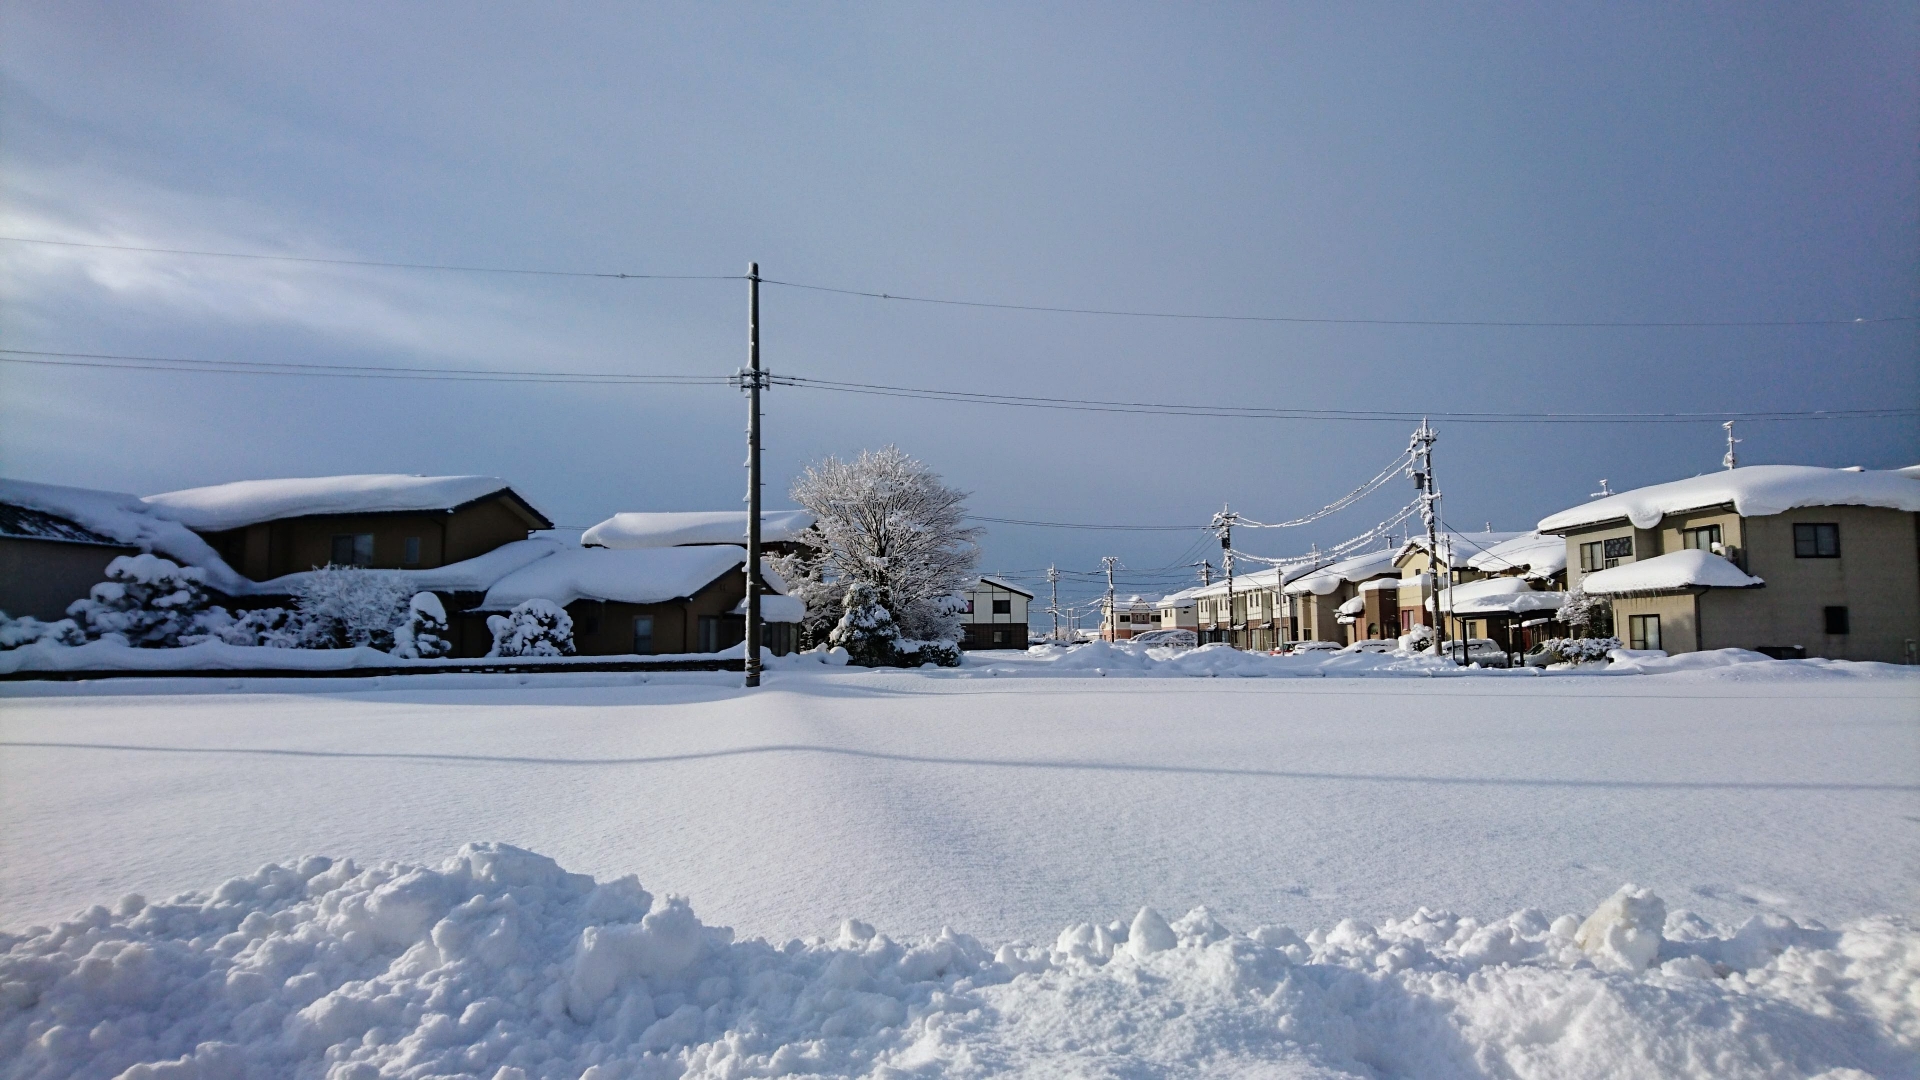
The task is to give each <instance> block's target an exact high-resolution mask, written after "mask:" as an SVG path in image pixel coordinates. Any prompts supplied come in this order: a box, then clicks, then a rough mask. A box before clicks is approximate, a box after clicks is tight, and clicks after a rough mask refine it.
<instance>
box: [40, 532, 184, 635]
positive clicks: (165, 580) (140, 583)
mask: <svg viewBox="0 0 1920 1080" xmlns="http://www.w3.org/2000/svg"><path fill="white" fill-rule="evenodd" d="M206 580H207V579H206V574H205V573H204V572H203V571H201V569H200V568H199V567H197V566H181V565H179V564H178V563H175V562H173V561H172V560H170V559H163V558H161V557H160V556H158V555H152V554H142V555H122V556H120V557H119V558H116V559H114V560H113V561H112V562H110V563H108V564H107V580H105V581H103V582H101V583H100V584H98V585H95V586H94V587H93V589H92V591H91V592H90V593H89V594H88V596H87V598H86V599H85V600H75V601H74V602H73V603H72V604H71V605H69V606H68V607H67V614H68V615H69V616H71V617H72V618H73V620H74V622H75V623H77V624H78V625H79V627H80V628H81V629H82V630H83V631H84V632H85V634H86V636H87V637H89V638H100V637H106V636H108V635H110V634H111V635H118V636H119V637H120V638H122V639H123V640H125V641H126V642H127V644H129V645H136V646H140V647H143V648H171V647H173V646H176V645H179V644H180V636H181V635H182V634H190V633H192V632H193V631H194V630H195V624H196V622H197V619H198V617H199V616H200V615H201V614H202V613H203V612H204V611H205V609H206V606H207V590H206Z"/></svg>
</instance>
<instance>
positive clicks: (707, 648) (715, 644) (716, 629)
mask: <svg viewBox="0 0 1920 1080" xmlns="http://www.w3.org/2000/svg"><path fill="white" fill-rule="evenodd" d="M700 651H701V652H719V651H720V616H718V615H702V616H700Z"/></svg>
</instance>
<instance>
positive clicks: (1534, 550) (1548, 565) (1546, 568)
mask: <svg viewBox="0 0 1920 1080" xmlns="http://www.w3.org/2000/svg"><path fill="white" fill-rule="evenodd" d="M1467 566H1468V567H1469V568H1471V569H1474V570H1479V571H1481V572H1482V573H1488V574H1504V573H1507V572H1509V571H1513V570H1524V571H1526V576H1527V577H1530V578H1546V577H1552V576H1553V575H1554V574H1557V573H1559V572H1560V571H1562V570H1565V569H1566V568H1567V541H1566V538H1565V537H1562V536H1551V535H1543V534H1541V533H1537V532H1530V533H1522V534H1520V535H1519V536H1516V537H1514V538H1513V539H1511V540H1505V541H1502V542H1500V543H1498V544H1495V545H1493V546H1492V547H1489V548H1487V549H1486V550H1485V551H1481V552H1478V553H1476V554H1475V555H1474V556H1473V557H1472V558H1470V559H1468V560H1467Z"/></svg>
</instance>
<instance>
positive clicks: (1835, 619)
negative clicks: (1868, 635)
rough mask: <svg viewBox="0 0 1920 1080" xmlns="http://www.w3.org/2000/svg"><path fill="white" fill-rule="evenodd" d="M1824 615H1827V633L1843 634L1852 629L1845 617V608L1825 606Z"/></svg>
mask: <svg viewBox="0 0 1920 1080" xmlns="http://www.w3.org/2000/svg"><path fill="white" fill-rule="evenodd" d="M1826 617H1827V633H1829V634H1845V633H1848V632H1849V631H1850V630H1851V629H1852V627H1851V626H1850V625H1849V621H1848V619H1847V609H1846V608H1843V607H1830V608H1827V609H1826Z"/></svg>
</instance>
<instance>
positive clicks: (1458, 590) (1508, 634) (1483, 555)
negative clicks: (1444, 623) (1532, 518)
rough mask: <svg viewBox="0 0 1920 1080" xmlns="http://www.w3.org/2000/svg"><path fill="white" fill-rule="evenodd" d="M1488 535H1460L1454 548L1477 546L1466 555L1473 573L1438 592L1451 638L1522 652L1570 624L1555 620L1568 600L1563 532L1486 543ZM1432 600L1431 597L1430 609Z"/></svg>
mask: <svg viewBox="0 0 1920 1080" xmlns="http://www.w3.org/2000/svg"><path fill="white" fill-rule="evenodd" d="M1485 540H1486V534H1478V535H1476V534H1471V533H1469V534H1462V535H1461V536H1460V537H1459V538H1457V540H1456V543H1458V544H1461V545H1462V546H1460V547H1456V548H1455V550H1460V551H1464V550H1467V546H1466V545H1473V546H1477V547H1479V550H1477V551H1475V552H1474V554H1473V555H1472V556H1470V557H1469V558H1468V559H1467V570H1468V571H1469V572H1470V575H1471V577H1470V578H1469V580H1466V581H1465V582H1464V583H1461V584H1456V585H1453V586H1451V587H1450V588H1448V589H1446V590H1444V591H1443V592H1442V593H1441V594H1440V604H1441V611H1442V613H1443V614H1445V615H1447V616H1448V617H1449V618H1450V619H1451V620H1453V621H1452V622H1451V623H1450V628H1449V637H1454V638H1487V639H1490V640H1492V641H1496V642H1498V643H1500V645H1501V646H1502V647H1503V648H1505V649H1506V650H1507V651H1508V652H1511V653H1523V652H1526V651H1527V650H1528V649H1530V648H1532V647H1533V646H1534V645H1536V644H1538V643H1540V642H1541V641H1544V640H1546V639H1547V638H1551V637H1564V636H1566V633H1567V628H1566V627H1565V626H1563V625H1561V624H1560V623H1558V622H1556V621H1555V620H1554V615H1555V613H1556V612H1558V611H1559V610H1560V606H1561V604H1562V603H1564V602H1565V600H1566V592H1565V588H1566V578H1567V545H1566V541H1565V540H1564V539H1562V538H1561V537H1559V536H1554V535H1552V534H1547V533H1540V532H1526V533H1521V534H1519V535H1518V536H1515V537H1513V538H1512V539H1509V540H1503V541H1500V542H1498V543H1495V544H1492V545H1491V546H1488V545H1486V544H1485ZM1432 607H1433V602H1432V601H1431V600H1428V601H1427V609H1428V610H1431V609H1432Z"/></svg>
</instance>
